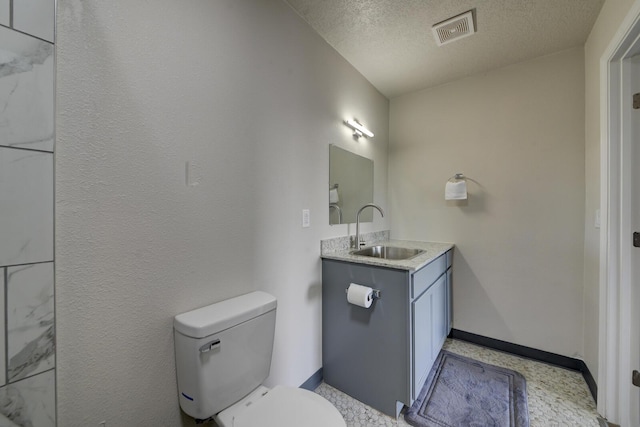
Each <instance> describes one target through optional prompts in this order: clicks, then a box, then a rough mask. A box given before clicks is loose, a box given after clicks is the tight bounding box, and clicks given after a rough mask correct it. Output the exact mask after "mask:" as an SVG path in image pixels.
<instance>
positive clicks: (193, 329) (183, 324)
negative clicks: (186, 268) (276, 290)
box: [173, 291, 277, 338]
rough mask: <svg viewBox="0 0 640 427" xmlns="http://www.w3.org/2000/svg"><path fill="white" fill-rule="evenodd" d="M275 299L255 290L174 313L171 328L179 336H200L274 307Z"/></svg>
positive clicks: (229, 326)
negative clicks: (178, 333)
mask: <svg viewBox="0 0 640 427" xmlns="http://www.w3.org/2000/svg"><path fill="white" fill-rule="evenodd" d="M276 305H277V302H276V298H275V297H274V296H273V295H270V294H268V293H266V292H262V291H255V292H251V293H248V294H245V295H241V296H239V297H235V298H231V299H228V300H224V301H220V302H217V303H215V304H211V305H208V306H206V307H201V308H198V309H196V310H192V311H188V312H186V313H182V314H178V315H177V316H176V317H174V319H173V327H174V328H175V330H176V331H178V332H180V333H181V334H182V335H186V336H188V337H192V338H204V337H208V336H209V335H213V334H216V333H218V332H221V331H224V330H225V329H228V328H231V327H233V326H236V325H238V324H240V323H242V322H246V321H247V320H250V319H253V318H254V317H258V316H260V315H262V314H265V313H268V312H269V311H271V310H275V309H276Z"/></svg>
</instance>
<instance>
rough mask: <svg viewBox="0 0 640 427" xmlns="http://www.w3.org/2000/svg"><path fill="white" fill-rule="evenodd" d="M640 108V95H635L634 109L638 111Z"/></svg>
mask: <svg viewBox="0 0 640 427" xmlns="http://www.w3.org/2000/svg"><path fill="white" fill-rule="evenodd" d="M639 108H640V93H634V94H633V109H634V110H637V109H639Z"/></svg>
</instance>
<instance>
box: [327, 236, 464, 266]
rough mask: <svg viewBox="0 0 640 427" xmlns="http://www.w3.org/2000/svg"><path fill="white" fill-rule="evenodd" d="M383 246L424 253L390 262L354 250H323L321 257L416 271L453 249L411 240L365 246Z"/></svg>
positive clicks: (448, 244)
mask: <svg viewBox="0 0 640 427" xmlns="http://www.w3.org/2000/svg"><path fill="white" fill-rule="evenodd" d="M373 245H385V246H396V247H402V248H412V249H422V250H423V251H424V253H421V254H420V255H418V256H415V257H413V258H410V259H402V260H391V259H382V258H374V257H368V256H362V255H353V254H352V253H351V252H352V251H353V250H354V249H344V248H340V249H336V250H323V251H322V254H321V257H322V258H325V259H334V260H338V261H346V262H354V263H358V264H369V265H375V266H380V267H388V268H397V269H399V270H409V271H416V270H419V269H421V268H422V267H424V266H425V265H427V264H429V263H430V262H431V261H433V260H434V259H436V258H438V257H439V256H440V255H442V254H443V253H445V252H447V251H448V250H449V249H451V248H453V246H454V245H453V243H437V242H417V241H411V240H385V241H379V242H376V243H373V244H369V245H367V246H373Z"/></svg>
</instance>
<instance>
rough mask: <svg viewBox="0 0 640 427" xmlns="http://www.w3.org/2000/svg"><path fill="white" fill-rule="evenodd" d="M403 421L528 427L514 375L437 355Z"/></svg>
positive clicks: (523, 387) (429, 426) (434, 426)
mask: <svg viewBox="0 0 640 427" xmlns="http://www.w3.org/2000/svg"><path fill="white" fill-rule="evenodd" d="M404 418H405V420H406V421H407V422H408V423H409V424H411V425H413V426H416V427H467V426H468V427H489V426H493V427H528V426H529V410H528V409H527V383H526V381H525V379H524V377H523V376H522V375H521V374H519V373H518V372H515V371H512V370H510V369H505V368H500V367H498V366H493V365H488V364H486V363H482V362H478V361H477V360H473V359H469V358H468V357H463V356H459V355H457V354H455V353H450V352H448V351H445V350H442V351H441V352H440V355H439V356H438V358H437V359H436V361H435V362H434V364H433V368H431V372H430V373H429V377H428V378H427V381H426V383H425V385H424V387H422V390H421V391H420V395H419V396H418V399H416V401H415V402H414V403H413V405H412V406H411V408H409V410H408V411H407V413H406V414H405V416H404Z"/></svg>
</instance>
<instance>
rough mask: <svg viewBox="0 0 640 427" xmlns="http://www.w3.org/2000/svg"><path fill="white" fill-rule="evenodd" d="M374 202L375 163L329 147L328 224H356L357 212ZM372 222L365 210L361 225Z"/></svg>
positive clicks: (361, 217) (369, 211) (332, 146)
mask: <svg viewBox="0 0 640 427" xmlns="http://www.w3.org/2000/svg"><path fill="white" fill-rule="evenodd" d="M367 203H373V160H371V159H367V158H366V157H362V156H359V155H357V154H354V153H352V152H350V151H347V150H344V149H342V148H340V147H337V146H335V145H330V146H329V225H335V224H350V223H354V222H356V214H357V212H358V209H360V208H361V207H362V206H364V205H366V204H367ZM371 221H373V210H372V209H365V210H364V211H363V212H362V214H360V222H371Z"/></svg>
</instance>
